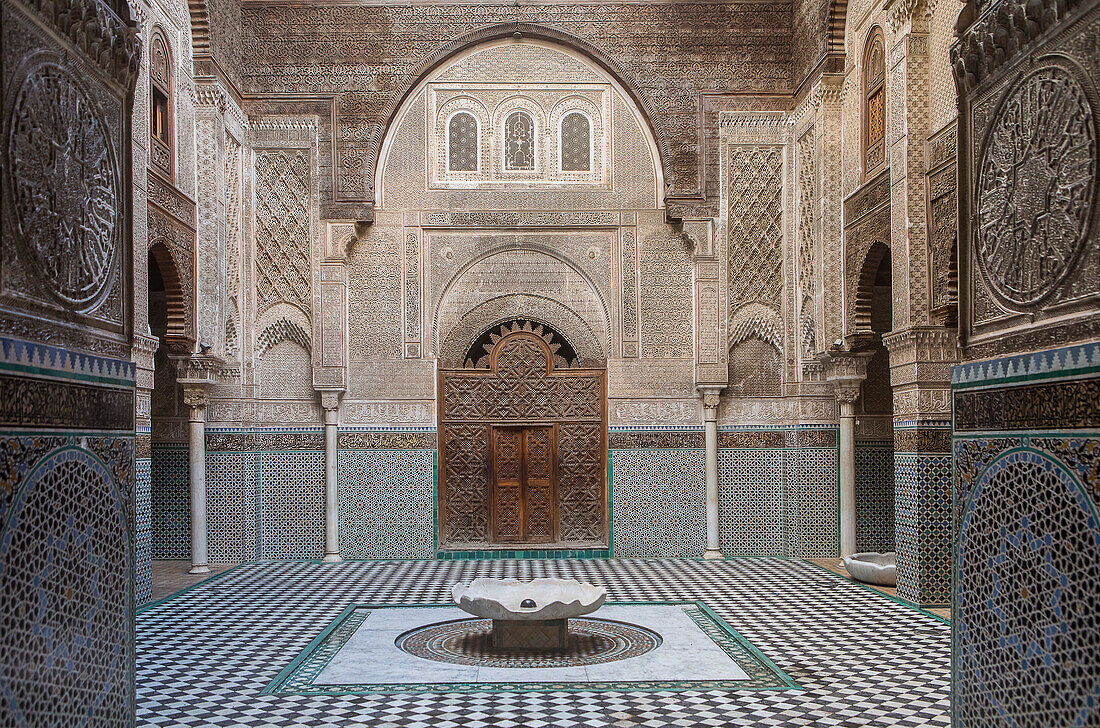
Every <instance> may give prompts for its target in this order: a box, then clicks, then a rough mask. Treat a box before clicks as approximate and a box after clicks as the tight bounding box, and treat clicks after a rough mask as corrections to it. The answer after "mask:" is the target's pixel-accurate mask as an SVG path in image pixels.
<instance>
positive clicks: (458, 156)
mask: <svg viewBox="0 0 1100 728" xmlns="http://www.w3.org/2000/svg"><path fill="white" fill-rule="evenodd" d="M477 149H478V145H477V119H475V118H474V115H473V114H471V113H469V112H468V111H460V112H458V113H457V114H455V115H454V116H452V117H451V121H450V122H449V123H448V124H447V169H448V170H449V171H451V172H476V171H477V166H478V159H477V157H478V154H477Z"/></svg>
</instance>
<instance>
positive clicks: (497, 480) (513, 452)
mask: <svg viewBox="0 0 1100 728" xmlns="http://www.w3.org/2000/svg"><path fill="white" fill-rule="evenodd" d="M492 432H493V475H494V478H493V481H494V482H493V494H492V504H493V540H494V541H500V542H514V541H522V540H523V430H522V429H521V428H518V427H494V428H493V430H492Z"/></svg>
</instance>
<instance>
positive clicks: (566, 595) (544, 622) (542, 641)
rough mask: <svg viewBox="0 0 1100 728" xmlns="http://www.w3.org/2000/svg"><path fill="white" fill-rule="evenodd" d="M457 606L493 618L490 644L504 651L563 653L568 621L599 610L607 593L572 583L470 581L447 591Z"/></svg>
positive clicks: (577, 582) (516, 580)
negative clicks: (555, 651) (553, 651)
mask: <svg viewBox="0 0 1100 728" xmlns="http://www.w3.org/2000/svg"><path fill="white" fill-rule="evenodd" d="M451 596H452V597H454V600H455V604H457V605H458V606H459V607H461V608H462V609H463V610H464V611H467V612H469V613H470V614H473V615H474V616H476V617H481V618H482V619H491V620H493V646H494V647H496V648H498V649H503V650H562V649H565V646H566V643H567V637H568V624H567V620H568V619H569V618H570V617H580V616H581V615H584V614H590V613H592V612H594V611H596V610H597V609H599V608H600V607H602V606H603V603H604V600H605V599H606V598H607V590H606V589H604V588H603V587H599V586H593V585H592V584H588V583H584V582H580V581H577V580H576V579H553V578H545V579H533V580H531V581H520V580H519V579H487V578H479V579H474V580H473V581H472V582H470V583H469V584H455V585H454V586H453V587H451Z"/></svg>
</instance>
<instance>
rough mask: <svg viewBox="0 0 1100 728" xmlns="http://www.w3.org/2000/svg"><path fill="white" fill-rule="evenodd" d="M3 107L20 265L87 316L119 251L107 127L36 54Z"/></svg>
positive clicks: (69, 80)
mask: <svg viewBox="0 0 1100 728" xmlns="http://www.w3.org/2000/svg"><path fill="white" fill-rule="evenodd" d="M10 109H11V110H10V112H9V113H10V115H9V116H8V119H9V124H8V127H7V139H6V141H7V144H6V146H7V150H6V151H7V154H6V159H5V160H4V162H5V163H4V171H5V174H6V175H7V183H8V185H7V186H8V190H9V194H10V195H11V202H12V210H13V211H14V215H13V218H14V219H13V220H12V223H13V225H14V227H15V228H16V230H17V235H16V238H17V240H18V241H19V248H20V252H21V254H22V256H23V258H24V264H25V265H26V266H27V268H28V269H30V270H31V271H33V272H34V273H35V274H36V275H37V276H38V277H39V278H40V279H41V281H42V283H43V286H44V288H46V289H47V290H49V291H50V292H52V293H53V294H54V295H55V296H57V297H58V298H60V299H61V300H62V301H63V302H64V303H65V304H67V305H69V306H71V307H74V308H76V309H77V310H81V311H90V310H93V309H95V308H96V307H97V306H98V305H99V303H100V302H101V301H102V299H103V298H104V297H105V296H106V295H107V293H108V291H109V290H110V286H111V283H112V282H113V275H114V272H113V271H114V270H115V269H116V268H117V266H116V258H117V256H118V254H119V250H120V241H119V237H120V233H121V228H120V226H119V224H118V223H119V215H120V211H121V210H122V198H121V184H120V179H119V170H118V166H117V164H116V159H115V152H114V148H113V145H112V143H111V136H110V133H109V131H108V129H107V125H106V123H105V122H104V121H103V118H102V116H101V115H100V113H99V109H98V108H97V107H96V105H95V104H94V103H93V101H92V100H91V99H90V98H89V96H88V93H87V91H86V90H85V88H84V87H83V84H82V83H81V82H80V81H79V80H78V79H77V78H76V77H75V76H74V75H73V74H72V73H71V72H70V71H68V70H67V69H65V68H64V67H63V66H61V65H58V64H57V63H55V62H53V61H52V60H42V59H41V56H40V57H39V60H38V61H37V62H36V63H34V64H33V65H31V66H30V68H29V70H28V71H27V72H26V73H25V75H24V76H23V80H22V83H21V84H20V86H19V88H18V90H17V91H16V92H15V93H14V94H13V101H12V104H11V107H10Z"/></svg>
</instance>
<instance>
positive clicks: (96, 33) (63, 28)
mask: <svg viewBox="0 0 1100 728" xmlns="http://www.w3.org/2000/svg"><path fill="white" fill-rule="evenodd" d="M27 4H28V5H29V6H30V7H32V8H33V9H34V10H35V11H37V14H38V16H39V17H40V18H42V19H43V20H45V21H46V22H48V23H51V24H52V25H53V26H54V28H55V29H56V30H57V32H59V33H60V34H61V35H62V36H64V37H66V38H68V39H69V40H70V41H71V42H72V43H73V45H74V46H76V47H77V48H79V49H80V50H81V51H83V52H84V53H85V54H86V55H87V56H88V57H89V58H91V59H92V61H93V62H94V63H95V64H96V65H98V66H99V67H100V68H101V69H103V71H104V72H106V74H107V75H108V76H110V77H111V78H113V79H115V80H116V81H118V82H119V83H120V84H121V85H122V86H123V87H124V88H126V89H132V88H133V87H134V82H135V81H136V80H137V75H138V70H139V68H140V61H141V39H140V37H139V35H138V29H137V24H136V23H134V22H132V21H129V20H123V19H122V18H120V17H119V16H118V15H116V14H115V12H114V11H113V10H112V9H111V8H110V6H109V5H108V4H107V3H106V2H104V0H30V2H28V3H27Z"/></svg>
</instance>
